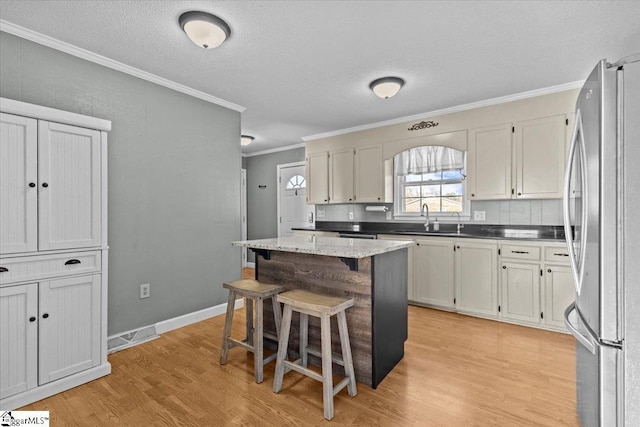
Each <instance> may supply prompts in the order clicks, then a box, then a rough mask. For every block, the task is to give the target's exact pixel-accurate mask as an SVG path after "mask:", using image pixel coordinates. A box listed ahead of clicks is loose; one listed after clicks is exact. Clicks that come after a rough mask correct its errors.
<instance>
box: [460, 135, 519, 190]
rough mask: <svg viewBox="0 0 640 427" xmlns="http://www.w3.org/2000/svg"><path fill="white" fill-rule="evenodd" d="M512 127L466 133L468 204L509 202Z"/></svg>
mask: <svg viewBox="0 0 640 427" xmlns="http://www.w3.org/2000/svg"><path fill="white" fill-rule="evenodd" d="M511 128H512V126H511V124H510V123H507V124H503V125H498V126H491V127H486V128H481V129H471V130H470V131H469V148H468V153H467V194H469V198H470V199H471V200H491V199H509V198H511Z"/></svg>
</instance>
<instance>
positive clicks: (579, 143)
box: [562, 109, 587, 295]
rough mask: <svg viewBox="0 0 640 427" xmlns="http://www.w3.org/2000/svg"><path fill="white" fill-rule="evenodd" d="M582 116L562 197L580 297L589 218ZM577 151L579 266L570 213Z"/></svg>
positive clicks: (574, 275) (574, 136)
mask: <svg viewBox="0 0 640 427" xmlns="http://www.w3.org/2000/svg"><path fill="white" fill-rule="evenodd" d="M582 133H583V130H582V114H581V113H580V109H578V111H576V121H575V125H574V127H573V135H572V137H571V146H570V148H569V158H568V159H567V168H566V172H565V176H564V194H563V197H562V211H563V216H564V235H565V240H566V242H567V249H568V251H569V262H570V265H571V272H572V273H573V283H574V286H575V288H576V293H577V294H578V295H580V291H581V290H582V278H583V277H584V254H585V249H586V248H585V242H586V237H587V236H586V233H587V224H586V220H587V217H586V215H584V212H586V211H585V209H586V207H587V200H586V199H587V190H586V188H584V187H586V185H587V181H586V179H585V168H586V166H587V165H586V159H585V151H584V140H583V139H582ZM576 149H579V150H580V162H581V163H582V164H581V165H580V175H581V176H580V177H579V179H580V180H581V185H582V187H583V188H582V191H581V192H582V194H581V198H582V214H583V220H584V221H585V223H584V224H581V232H582V242H581V244H580V265H578V261H577V260H576V253H575V249H574V247H573V233H572V232H571V216H570V212H569V200H570V196H571V177H572V174H571V172H572V169H573V161H574V158H575V153H576Z"/></svg>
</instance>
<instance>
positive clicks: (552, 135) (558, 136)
mask: <svg viewBox="0 0 640 427" xmlns="http://www.w3.org/2000/svg"><path fill="white" fill-rule="evenodd" d="M566 128H567V117H566V115H564V114H559V115H557V116H552V117H545V118H541V119H536V120H528V121H525V122H517V123H516V124H515V126H514V146H515V159H516V180H515V182H516V188H515V193H516V196H517V198H523V199H550V198H562V188H563V181H564V168H565V144H566Z"/></svg>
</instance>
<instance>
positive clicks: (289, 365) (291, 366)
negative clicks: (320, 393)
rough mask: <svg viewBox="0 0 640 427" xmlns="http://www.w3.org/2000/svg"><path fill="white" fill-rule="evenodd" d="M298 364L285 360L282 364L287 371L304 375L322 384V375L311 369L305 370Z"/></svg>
mask: <svg viewBox="0 0 640 427" xmlns="http://www.w3.org/2000/svg"><path fill="white" fill-rule="evenodd" d="M299 360H300V359H298V360H296V362H298V361H299ZM296 362H289V361H288V360H285V361H283V362H282V364H283V365H284V367H285V370H290V371H296V372H299V373H301V374H302V375H306V376H308V377H311V378H313V379H314V380H316V381H320V382H322V375H320V374H319V373H317V372H315V371H312V370H311V369H309V368H305V367H304V366H302V365H298V364H297V363H296Z"/></svg>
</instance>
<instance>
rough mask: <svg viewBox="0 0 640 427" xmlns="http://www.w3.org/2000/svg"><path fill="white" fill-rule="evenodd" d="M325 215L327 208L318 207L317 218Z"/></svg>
mask: <svg viewBox="0 0 640 427" xmlns="http://www.w3.org/2000/svg"><path fill="white" fill-rule="evenodd" d="M324 215H325V210H324V209H317V210H316V217H317V218H324Z"/></svg>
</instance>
